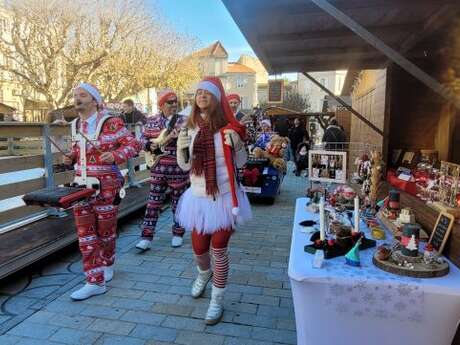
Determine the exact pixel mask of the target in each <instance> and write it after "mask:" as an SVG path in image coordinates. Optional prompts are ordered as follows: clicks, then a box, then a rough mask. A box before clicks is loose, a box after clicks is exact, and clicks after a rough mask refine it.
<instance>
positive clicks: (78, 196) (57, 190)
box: [22, 187, 96, 208]
mask: <svg viewBox="0 0 460 345" xmlns="http://www.w3.org/2000/svg"><path fill="white" fill-rule="evenodd" d="M95 192H96V190H95V189H92V188H85V187H51V188H43V189H39V190H36V191H33V192H31V193H27V194H26V195H24V196H23V197H22V200H24V202H25V203H26V205H40V206H51V207H59V208H69V207H71V206H72V205H74V204H76V203H78V202H80V201H82V200H85V199H88V198H90V197H91V196H93V195H94V193H95Z"/></svg>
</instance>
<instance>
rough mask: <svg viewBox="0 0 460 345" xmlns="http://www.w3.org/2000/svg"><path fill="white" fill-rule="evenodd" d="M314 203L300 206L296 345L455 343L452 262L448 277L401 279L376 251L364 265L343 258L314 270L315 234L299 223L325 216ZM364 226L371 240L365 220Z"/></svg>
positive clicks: (456, 281) (295, 243)
mask: <svg viewBox="0 0 460 345" xmlns="http://www.w3.org/2000/svg"><path fill="white" fill-rule="evenodd" d="M307 201H308V199H307V198H300V199H298V200H297V203H296V209H295V216H294V224H293V229H292V241H291V254H290V257H289V271H288V272H289V278H290V282H291V287H292V294H293V299H294V309H295V313H296V326H297V327H296V328H297V344H299V345H307V344H311V345H313V344H314V345H330V344H356V345H359V344H363V345H364V344H366V345H367V344H373V345H379V344H382V345H388V344H405V345H424V344H426V345H433V344H436V345H450V344H451V342H452V338H453V337H454V335H455V331H456V329H457V322H458V320H459V319H460V270H459V269H458V268H457V267H456V266H455V265H454V264H452V263H451V262H448V264H449V273H448V274H447V275H445V276H444V277H441V278H425V279H422V278H414V277H405V276H400V275H395V274H392V273H388V272H385V271H383V270H381V269H379V268H377V267H376V266H375V265H374V264H373V263H372V258H373V255H374V253H375V251H376V249H375V248H370V249H367V250H363V251H361V252H360V266H359V267H355V266H350V265H346V264H345V261H346V260H345V258H344V257H343V256H339V257H336V258H333V259H329V260H326V262H324V264H323V266H322V268H319V269H318V268H313V264H314V262H313V261H314V258H315V256H314V255H312V254H309V253H307V252H305V250H304V247H305V246H306V245H308V244H310V243H311V241H310V236H311V234H310V233H309V232H308V231H307V230H306V228H305V227H303V226H301V225H299V224H300V223H301V222H303V221H305V220H313V221H317V222H318V221H319V214H318V213H312V212H311V211H309V210H308V209H307ZM361 228H362V230H364V232H365V233H366V235H367V236H368V237H371V233H370V231H369V229H368V228H367V227H366V225H365V224H364V222H361ZM386 236H387V240H386V241H388V239H390V238H391V236H392V234H391V232H390V231H388V230H386ZM386 241H385V240H378V243H377V245H380V244H381V243H383V242H386Z"/></svg>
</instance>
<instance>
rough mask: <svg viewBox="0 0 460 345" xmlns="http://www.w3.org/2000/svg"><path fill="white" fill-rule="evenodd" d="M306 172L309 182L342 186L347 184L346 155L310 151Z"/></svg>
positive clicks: (334, 152) (335, 152) (339, 152)
mask: <svg viewBox="0 0 460 345" xmlns="http://www.w3.org/2000/svg"><path fill="white" fill-rule="evenodd" d="M308 171H309V172H310V176H309V180H310V181H318V182H330V183H338V184H344V183H346V182H347V153H346V152H343V151H325V150H310V151H309V152H308Z"/></svg>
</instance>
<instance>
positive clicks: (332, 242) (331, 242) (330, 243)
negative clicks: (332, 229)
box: [327, 240, 335, 247]
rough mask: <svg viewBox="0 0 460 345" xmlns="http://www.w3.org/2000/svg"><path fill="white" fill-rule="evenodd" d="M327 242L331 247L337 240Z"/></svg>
mask: <svg viewBox="0 0 460 345" xmlns="http://www.w3.org/2000/svg"><path fill="white" fill-rule="evenodd" d="M327 244H328V245H329V247H333V246H334V244H335V240H328V241H327Z"/></svg>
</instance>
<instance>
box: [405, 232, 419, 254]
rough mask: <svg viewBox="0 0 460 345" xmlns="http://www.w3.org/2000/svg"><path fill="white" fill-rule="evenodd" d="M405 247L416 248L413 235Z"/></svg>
mask: <svg viewBox="0 0 460 345" xmlns="http://www.w3.org/2000/svg"><path fill="white" fill-rule="evenodd" d="M406 249H408V250H410V251H413V250H418V247H417V242H416V241H415V235H412V236H411V238H410V240H409V243H407V246H406Z"/></svg>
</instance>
